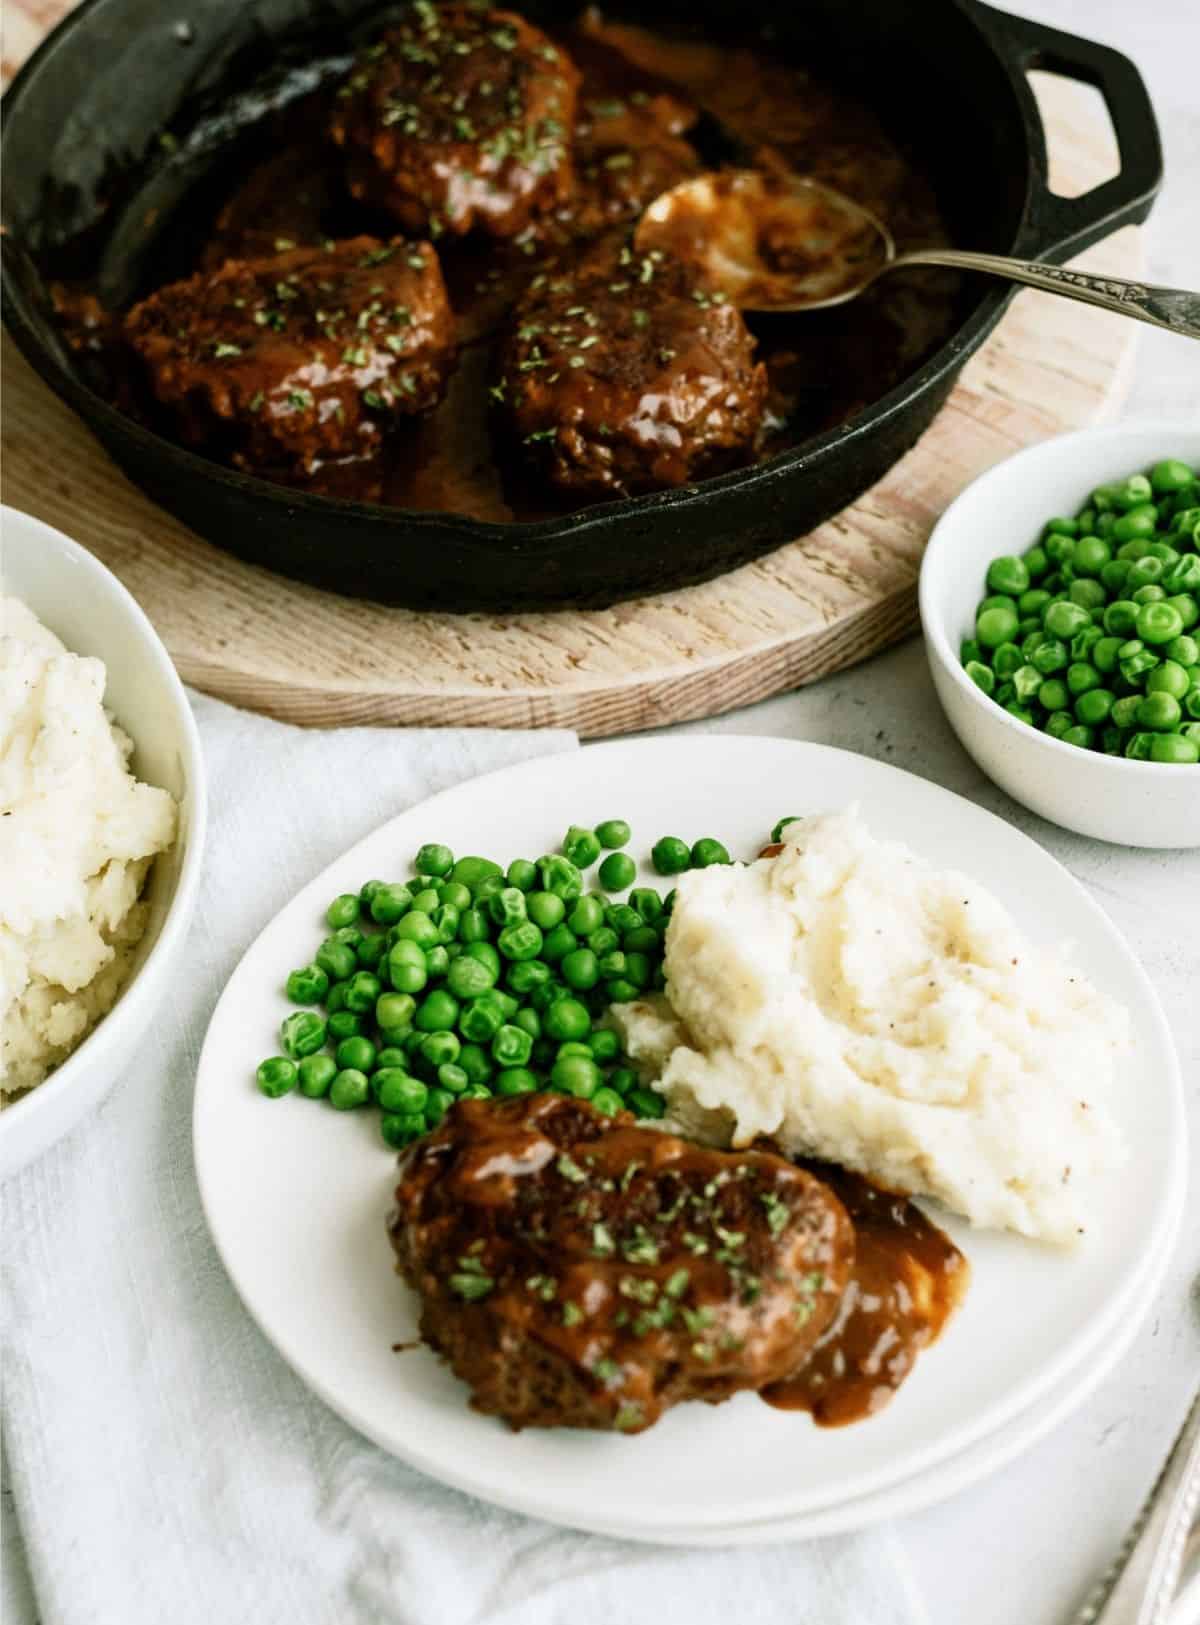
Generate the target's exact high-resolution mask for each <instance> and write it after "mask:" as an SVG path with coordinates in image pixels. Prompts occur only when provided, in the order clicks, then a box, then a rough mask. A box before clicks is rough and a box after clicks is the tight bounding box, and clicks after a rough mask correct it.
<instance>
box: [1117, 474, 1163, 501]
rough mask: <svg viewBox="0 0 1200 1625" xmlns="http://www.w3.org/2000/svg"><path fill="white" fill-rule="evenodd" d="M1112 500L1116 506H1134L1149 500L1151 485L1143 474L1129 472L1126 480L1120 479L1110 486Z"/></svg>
mask: <svg viewBox="0 0 1200 1625" xmlns="http://www.w3.org/2000/svg"><path fill="white" fill-rule="evenodd" d="M1112 493H1113V502H1114V503H1115V505H1116V506H1117V507H1118V508H1123V509H1129V508H1136V507H1138V506H1140V505H1141V504H1143V503H1146V502H1149V500H1150V498H1151V497H1152V496H1153V494H1154V491H1153V487H1152V486H1151V484H1150V481H1149V480H1148V479H1147V478H1146V476H1145V475H1144V474H1131V475H1130V476H1129V478H1128V479H1127V480H1121V481H1119V482H1118V483H1117V485H1115V486H1114V487H1112Z"/></svg>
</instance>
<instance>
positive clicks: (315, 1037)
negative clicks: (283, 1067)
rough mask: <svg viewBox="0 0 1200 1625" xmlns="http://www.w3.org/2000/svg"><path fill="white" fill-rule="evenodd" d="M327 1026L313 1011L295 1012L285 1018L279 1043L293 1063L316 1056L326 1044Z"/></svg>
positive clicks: (280, 1029) (280, 1031) (281, 1026)
mask: <svg viewBox="0 0 1200 1625" xmlns="http://www.w3.org/2000/svg"><path fill="white" fill-rule="evenodd" d="M325 1033H326V1026H325V1022H324V1021H322V1019H321V1017H320V1016H318V1015H317V1014H316V1013H315V1012H314V1011H312V1010H295V1011H293V1012H292V1014H291V1015H290V1016H285V1017H284V1019H283V1021H282V1023H281V1024H280V1028H279V1042H280V1044H281V1045H282V1046H283V1051H284V1054H285V1055H290V1056H291V1058H292V1060H293V1061H299V1060H301V1059H302V1058H303V1057H304V1056H305V1055H314V1054H315V1053H316V1052H317V1050H319V1049H320V1048H321V1045H322V1044H323V1043H324V1042H325Z"/></svg>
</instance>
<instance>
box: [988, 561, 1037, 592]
mask: <svg viewBox="0 0 1200 1625" xmlns="http://www.w3.org/2000/svg"><path fill="white" fill-rule="evenodd" d="M1029 579H1030V577H1029V566H1028V565H1027V564H1026V562H1025V560H1024V559H1020V558H1017V556H1016V555H1015V554H1012V553H1007V554H1004V555H1003V556H1002V557H1000V558H998V559H993V560H992V562H991V563H990V564H989V565H988V571H987V585H988V590H989V591H990V592H998V593H1007V594H1009V595H1010V596H1012V597H1016V596H1018V595H1019V594H1020V593H1023V592H1024V591H1025V590H1026V589H1027V588H1028V586H1029Z"/></svg>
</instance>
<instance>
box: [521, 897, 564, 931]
mask: <svg viewBox="0 0 1200 1625" xmlns="http://www.w3.org/2000/svg"><path fill="white" fill-rule="evenodd" d="M525 910H526V913H527V914H528V916H529V918H530V919H531V920H532V921H533V923H534V924H535V925H536V926H539V927H540V928H541V929H542V930H543V931H553V930H554V927H555V926H556V925H560V924H561V923H562V921H563V919H564V918H565V917H566V912H567V905H566V904H565V903H564V901H563V899H562V898H561V897H557V896H556V895H555V894H554V893H553V892H548V891H535V892H531V893H530V894H529V896H528V897H527V898H526V900H525Z"/></svg>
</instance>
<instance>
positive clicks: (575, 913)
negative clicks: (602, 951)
mask: <svg viewBox="0 0 1200 1625" xmlns="http://www.w3.org/2000/svg"><path fill="white" fill-rule="evenodd" d="M603 924H604V904H603V903H602V902H601V901H600V899H599V898H598V897H581V898H580V899H579V901H578V902H577V903H576V904H575V906H574V908H572V910H571V912H570V914H569V915H568V916H567V927H568V929H569V930H571V931H573V932H574V933H575V935H576V936H577V937H586V936H588V935H589V934H590V933H591V932H593V931H598V930H599V929H600V927H601V926H602V925H603Z"/></svg>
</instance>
